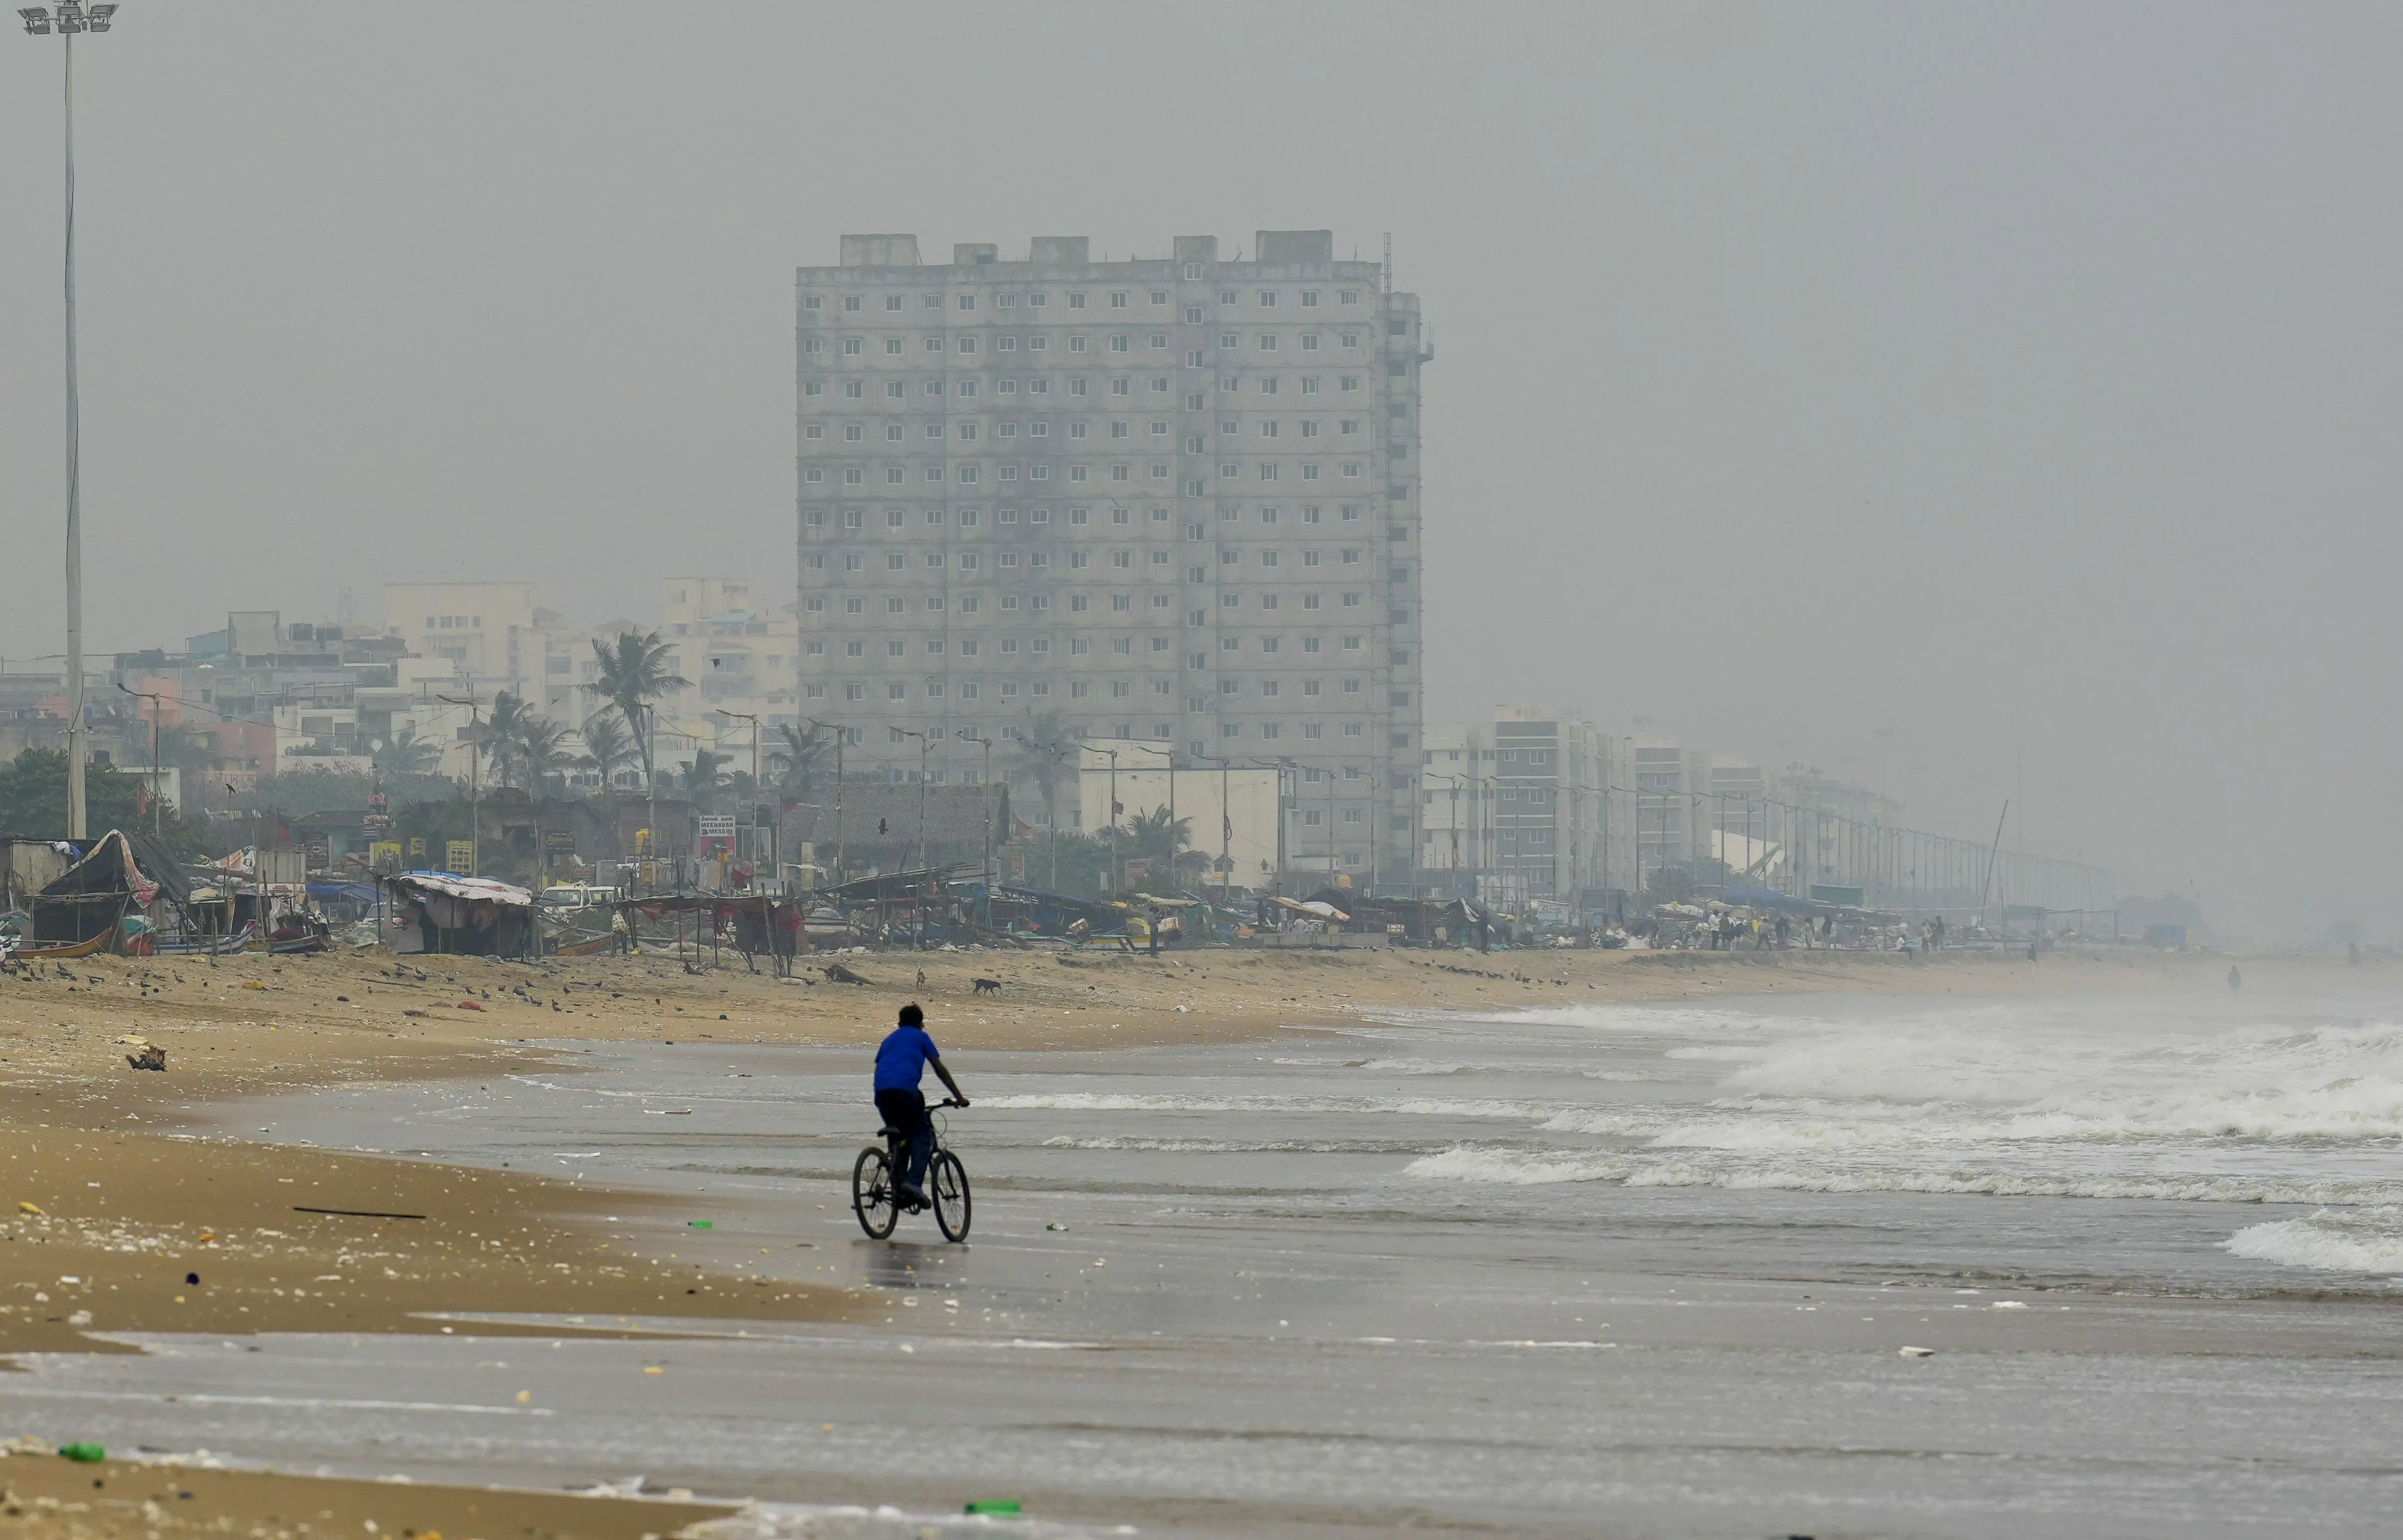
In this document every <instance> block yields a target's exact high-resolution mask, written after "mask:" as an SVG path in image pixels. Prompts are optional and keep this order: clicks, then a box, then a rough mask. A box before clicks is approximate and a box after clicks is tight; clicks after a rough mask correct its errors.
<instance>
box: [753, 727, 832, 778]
mask: <svg viewBox="0 0 2403 1540" xmlns="http://www.w3.org/2000/svg"><path fill="white" fill-rule="evenodd" d="M833 748H834V736H833V735H832V734H831V733H829V732H827V731H826V729H825V728H817V727H809V728H804V727H797V726H795V725H794V724H792V723H790V722H785V723H781V724H779V725H778V727H777V728H776V746H775V747H774V748H772V749H771V750H769V751H768V769H769V770H771V771H773V772H774V773H775V776H776V778H777V784H779V785H780V786H781V787H783V788H784V789H785V790H787V791H791V792H794V793H796V794H798V795H799V796H802V797H807V796H808V795H809V794H810V790H811V788H812V786H813V784H815V782H816V779H817V768H818V762H819V761H820V760H822V759H824V758H825V757H826V755H827V754H828V753H829V752H831V751H832V750H833Z"/></svg>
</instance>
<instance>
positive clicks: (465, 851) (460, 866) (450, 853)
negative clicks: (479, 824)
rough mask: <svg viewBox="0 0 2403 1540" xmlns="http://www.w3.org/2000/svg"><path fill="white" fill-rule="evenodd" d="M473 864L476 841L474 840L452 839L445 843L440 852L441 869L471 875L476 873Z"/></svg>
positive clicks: (466, 875) (465, 875)
mask: <svg viewBox="0 0 2403 1540" xmlns="http://www.w3.org/2000/svg"><path fill="white" fill-rule="evenodd" d="M475 865H476V842H475V841H474V840H472V839H452V840H449V841H447V842H446V843H445V845H444V848H443V854H442V869H443V870H445V871H455V872H457V873H459V874H460V875H461V876H463V877H473V876H475V875H476V873H475V870H474V867H475Z"/></svg>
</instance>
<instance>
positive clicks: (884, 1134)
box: [876, 1128, 901, 1139]
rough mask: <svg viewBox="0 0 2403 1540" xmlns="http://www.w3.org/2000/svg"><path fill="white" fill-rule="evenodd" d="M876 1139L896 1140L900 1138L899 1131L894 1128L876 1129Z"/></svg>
mask: <svg viewBox="0 0 2403 1540" xmlns="http://www.w3.org/2000/svg"><path fill="white" fill-rule="evenodd" d="M876 1137H877V1138H879V1139H898V1138H900V1137H901V1131H900V1130H899V1129H894V1128H883V1129H878V1130H877V1131H876Z"/></svg>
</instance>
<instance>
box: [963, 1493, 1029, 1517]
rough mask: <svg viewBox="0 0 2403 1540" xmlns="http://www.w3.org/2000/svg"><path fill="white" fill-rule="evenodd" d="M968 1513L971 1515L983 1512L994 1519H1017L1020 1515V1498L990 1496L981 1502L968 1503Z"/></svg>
mask: <svg viewBox="0 0 2403 1540" xmlns="http://www.w3.org/2000/svg"><path fill="white" fill-rule="evenodd" d="M968 1513H969V1515H970V1516H971V1517H973V1516H975V1515H977V1514H979V1513H981V1514H986V1515H989V1516H991V1517H992V1518H994V1519H1015V1518H1017V1517H1018V1499H1016V1498H1015V1497H994V1498H988V1499H986V1500H985V1501H983V1502H980V1503H970V1504H969V1505H968Z"/></svg>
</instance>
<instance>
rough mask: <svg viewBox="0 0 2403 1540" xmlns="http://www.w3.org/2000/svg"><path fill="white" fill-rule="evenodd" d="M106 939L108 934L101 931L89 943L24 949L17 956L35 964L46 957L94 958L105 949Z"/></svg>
mask: <svg viewBox="0 0 2403 1540" xmlns="http://www.w3.org/2000/svg"><path fill="white" fill-rule="evenodd" d="M108 937H109V933H108V932H107V931H103V932H101V933H100V934H99V935H98V936H93V937H92V938H91V939H90V940H89V941H76V942H75V943H73V944H71V945H68V946H63V947H25V948H22V949H21V950H19V951H18V953H17V955H18V956H20V957H22V958H26V959H29V960H31V961H35V962H39V961H40V960H41V959H43V958H46V957H59V958H66V957H96V956H98V955H99V954H100V953H101V951H102V950H104V948H106V947H107V945H108Z"/></svg>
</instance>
